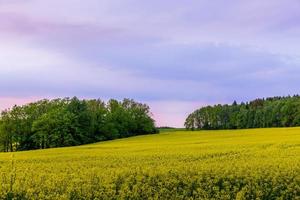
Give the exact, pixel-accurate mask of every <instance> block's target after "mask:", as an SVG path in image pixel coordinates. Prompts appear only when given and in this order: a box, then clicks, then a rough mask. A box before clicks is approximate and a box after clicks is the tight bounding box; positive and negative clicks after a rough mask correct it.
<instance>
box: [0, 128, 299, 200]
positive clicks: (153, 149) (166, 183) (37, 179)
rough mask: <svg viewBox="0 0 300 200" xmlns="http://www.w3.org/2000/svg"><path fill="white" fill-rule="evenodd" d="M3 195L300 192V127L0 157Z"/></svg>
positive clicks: (164, 136) (165, 136) (183, 134)
mask: <svg viewBox="0 0 300 200" xmlns="http://www.w3.org/2000/svg"><path fill="white" fill-rule="evenodd" d="M0 173H1V176H0V184H1V185H0V187H1V188H0V198H5V197H7V196H8V195H19V196H21V197H23V198H24V197H27V198H30V199H31V198H36V199H46V198H50V199H55V198H57V199H64V198H65V199H67V198H74V199H78V198H80V197H85V198H95V197H100V198H114V197H116V198H126V197H128V198H137V199H139V198H146V197H147V198H149V197H152V198H163V199H176V198H178V199H181V198H183V197H187V196H190V197H194V198H217V199H218V198H219V199H226V198H227V199H232V198H240V199H243V198H244V197H245V198H248V199H249V198H261V199H263V198H267V199H272V198H273V199H275V198H277V197H282V198H284V199H288V198H291V199H294V198H296V197H298V195H299V196H300V187H299V185H300V177H299V174H300V128H289V129H286V128H280V129H253V130H235V131H230V130H227V131H199V132H187V131H178V132H169V133H168V132H164V133H161V134H159V135H147V136H139V137H133V138H127V139H120V140H115V141H109V142H103V143H98V144H92V145H85V146H80V147H71V148H58V149H49V150H38V151H28V152H18V153H13V154H11V153H1V154H0Z"/></svg>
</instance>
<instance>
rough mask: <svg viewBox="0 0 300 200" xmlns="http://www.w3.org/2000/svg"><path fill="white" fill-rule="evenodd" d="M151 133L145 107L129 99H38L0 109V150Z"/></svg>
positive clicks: (53, 145)
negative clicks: (105, 100) (105, 101)
mask: <svg viewBox="0 0 300 200" xmlns="http://www.w3.org/2000/svg"><path fill="white" fill-rule="evenodd" d="M151 133H156V129H155V127H154V120H153V119H152V118H151V114H150V109H149V107H148V106H147V105H145V104H141V103H137V102H135V101H133V100H129V99H124V100H123V101H122V102H119V101H117V100H110V101H109V102H108V103H107V104H105V103H104V102H102V101H101V100H79V99H78V98H76V97H74V98H72V99H69V98H65V99H54V100H51V101H49V100H42V101H38V102H34V103H30V104H28V105H25V106H14V107H13V108H12V109H10V110H6V111H3V112H2V113H1V118H0V144H1V145H0V148H1V149H0V150H2V151H6V152H8V151H11V152H12V151H18V150H30V149H45V148H51V147H64V146H73V145H79V144H87V143H92V142H97V141H103V140H110V139H116V138H122V137H129V136H133V135H139V134H151Z"/></svg>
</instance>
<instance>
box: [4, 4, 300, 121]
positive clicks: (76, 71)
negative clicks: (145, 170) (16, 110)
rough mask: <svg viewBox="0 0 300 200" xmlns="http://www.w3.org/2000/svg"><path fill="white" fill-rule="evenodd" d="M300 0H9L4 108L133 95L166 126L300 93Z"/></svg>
mask: <svg viewBox="0 0 300 200" xmlns="http://www.w3.org/2000/svg"><path fill="white" fill-rule="evenodd" d="M299 10H300V1H299V0H264V1H261V0H252V1H243V0H214V1H211V0H185V1H182V0H163V1H161V0H151V1H148V0H85V1H82V0H43V1H41V0H0V109H5V108H8V107H11V106H13V105H15V104H17V105H22V104H24V103H28V102H31V101H35V100H39V99H43V98H58V97H67V96H68V97H73V96H77V97H79V98H86V99H90V98H101V99H103V100H107V99H110V98H115V99H118V100H122V99H123V98H133V99H135V100H137V101H140V102H144V103H147V104H149V106H150V107H151V112H152V113H153V117H154V119H155V120H156V124H157V126H174V127H182V126H183V124H184V120H185V118H186V116H187V115H188V113H190V112H192V111H193V110H195V109H196V108H199V107H201V106H205V105H213V104H217V103H222V104H223V103H232V102H233V101H234V100H237V101H238V102H241V101H249V100H251V99H255V98H258V97H269V96H283V95H293V94H299V93H300V87H299V85H300V78H299V75H300V45H299V44H300V12H299Z"/></svg>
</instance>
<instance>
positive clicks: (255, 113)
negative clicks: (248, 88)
mask: <svg viewBox="0 0 300 200" xmlns="http://www.w3.org/2000/svg"><path fill="white" fill-rule="evenodd" d="M293 126H300V97H299V95H294V96H287V97H271V98H266V99H265V98H262V99H256V100H253V101H250V102H246V103H244V102H242V103H240V104H237V102H236V101H234V102H233V104H231V105H228V104H225V105H220V104H218V105H214V106H206V107H202V108H200V109H197V110H196V111H194V112H193V113H191V114H190V115H189V116H188V117H187V119H186V121H185V127H186V128H187V129H190V130H195V129H244V128H267V127H293Z"/></svg>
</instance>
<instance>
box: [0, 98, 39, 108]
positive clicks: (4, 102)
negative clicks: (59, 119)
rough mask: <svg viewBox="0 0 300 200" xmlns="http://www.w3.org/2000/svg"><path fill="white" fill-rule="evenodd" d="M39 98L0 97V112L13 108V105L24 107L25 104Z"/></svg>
mask: <svg viewBox="0 0 300 200" xmlns="http://www.w3.org/2000/svg"><path fill="white" fill-rule="evenodd" d="M39 99H41V98H40V97H26V98H19V97H0V110H5V109H8V108H11V107H13V106H14V105H25V104H27V103H30V102H33V101H37V100H39Z"/></svg>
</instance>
